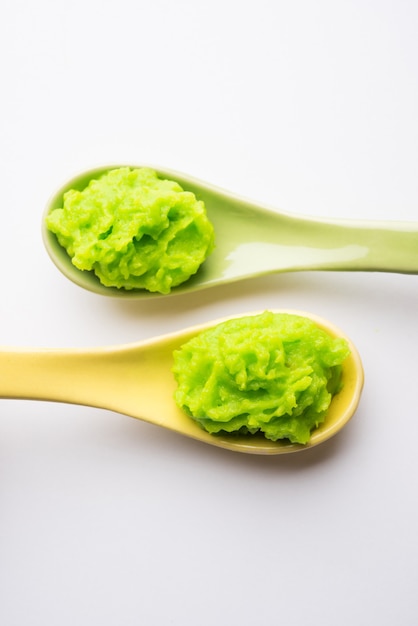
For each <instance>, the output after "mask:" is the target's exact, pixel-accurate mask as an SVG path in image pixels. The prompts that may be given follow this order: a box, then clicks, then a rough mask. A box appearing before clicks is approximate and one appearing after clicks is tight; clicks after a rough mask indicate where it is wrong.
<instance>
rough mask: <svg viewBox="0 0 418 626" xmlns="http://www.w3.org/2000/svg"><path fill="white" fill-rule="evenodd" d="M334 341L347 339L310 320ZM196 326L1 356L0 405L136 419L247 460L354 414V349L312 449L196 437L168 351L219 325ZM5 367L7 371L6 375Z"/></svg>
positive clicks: (357, 390) (324, 432)
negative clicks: (54, 405)
mask: <svg viewBox="0 0 418 626" xmlns="http://www.w3.org/2000/svg"><path fill="white" fill-rule="evenodd" d="M287 312H291V313H296V314H300V315H304V316H305V317H310V318H311V319H313V320H314V321H315V322H316V323H317V324H318V325H319V326H320V327H321V328H323V329H324V330H326V331H327V332H328V333H330V334H331V335H333V336H342V337H345V335H344V334H343V333H342V332H341V331H340V330H339V329H337V328H336V327H334V326H333V325H331V324H330V323H329V322H327V321H325V320H323V319H321V318H318V317H316V316H313V315H311V314H308V313H301V312H298V311H287ZM220 321H223V320H215V321H213V322H211V323H209V324H204V325H199V326H194V327H192V328H188V329H186V330H184V331H181V332H177V333H174V334H169V335H165V336H162V337H158V338H156V339H153V340H149V341H142V342H139V343H136V344H131V345H125V346H119V347H105V348H97V349H89V350H78V349H71V350H40V351H39V350H38V351H26V350H13V351H10V350H8V351H5V350H3V351H1V352H0V367H1V369H2V371H3V374H2V377H1V380H0V397H3V398H26V399H31V400H52V401H56V402H67V403H72V404H82V405H86V406H94V407H100V408H104V409H109V410H112V411H117V412H119V413H123V414H125V415H128V416H131V417H135V418H138V419H141V420H144V421H147V422H150V423H153V424H156V425H158V426H162V427H163V428H168V429H169V430H173V431H175V432H177V433H180V434H182V435H186V436H188V437H191V438H193V439H198V440H200V441H203V442H205V443H208V444H211V445H215V446H219V447H221V448H226V449H229V450H233V451H236V452H246V453H250V454H264V455H267V454H270V455H273V454H284V453H289V452H296V451H300V450H306V449H308V448H312V447H313V446H316V445H318V444H320V443H323V442H324V441H326V440H327V439H329V438H330V437H332V436H333V435H335V434H336V433H337V432H338V431H339V430H341V428H343V426H345V425H346V423H347V422H348V421H349V420H350V418H351V417H352V415H353V414H354V412H355V410H356V408H357V405H358V402H359V400H360V396H361V391H362V388H363V367H362V364H361V360H360V356H359V354H358V351H357V349H356V348H355V346H354V345H353V343H352V342H351V341H350V340H349V339H348V337H345V338H346V339H347V341H348V342H349V344H350V349H351V355H350V356H349V357H348V358H347V359H346V360H345V362H344V365H343V383H344V387H343V389H342V391H341V392H340V393H339V394H337V395H336V396H334V398H333V400H332V403H331V406H330V410H329V412H328V416H327V418H326V420H325V421H324V423H323V424H321V425H320V427H319V428H317V429H316V430H315V431H314V432H313V434H312V437H311V440H310V442H309V443H308V444H307V445H305V446H301V445H296V444H291V443H288V442H283V441H281V442H280V441H279V442H271V441H268V440H267V439H265V438H264V437H257V436H228V435H225V436H218V435H216V436H215V435H211V434H209V433H207V432H206V431H204V430H202V429H201V428H200V427H199V426H198V424H196V422H194V421H193V420H192V419H190V418H189V417H187V415H185V414H184V413H183V412H182V411H181V410H180V409H179V408H178V407H177V406H176V405H175V403H174V400H173V393H174V390H175V385H176V383H175V380H174V377H173V374H172V372H171V368H172V364H173V363H172V354H173V350H175V349H177V348H178V347H180V346H181V345H182V344H183V343H184V342H185V341H187V340H188V339H190V338H191V337H192V336H193V335H196V334H197V333H198V332H200V331H202V330H204V329H206V328H208V327H210V326H214V325H215V324H217V323H219V322H220ZM6 365H7V367H6Z"/></svg>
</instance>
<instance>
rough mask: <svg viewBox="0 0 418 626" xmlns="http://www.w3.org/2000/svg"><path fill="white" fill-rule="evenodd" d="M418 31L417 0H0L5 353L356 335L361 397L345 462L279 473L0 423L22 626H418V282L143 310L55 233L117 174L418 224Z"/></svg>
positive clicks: (228, 457)
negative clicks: (87, 195)
mask: <svg viewBox="0 0 418 626" xmlns="http://www.w3.org/2000/svg"><path fill="white" fill-rule="evenodd" d="M417 29H418V8H417V4H416V3H415V2H414V1H413V0H409V1H408V0H383V1H381V0H379V1H378V0H354V1H332V0H328V1H327V0H319V1H312V2H310V1H309V0H305V1H303V0H295V1H293V2H290V1H286V2H285V1H284V0H279V1H277V2H275V1H273V0H269V1H268V0H258V2H248V1H246V0H241V1H238V0H235V1H234V0H222V2H221V1H220V0H211V1H210V2H205V3H203V2H196V1H192V0H182V1H178V2H175V1H173V0H171V1H169V0H152V1H151V0H149V1H148V2H147V1H145V0H137V1H134V0H119V1H118V2H113V1H112V2H110V1H108V0H100V1H99V0H96V1H95V0H82V1H81V0H72V2H66V3H63V2H61V1H59V0H38V2H36V3H33V2H30V1H29V0H3V2H2V4H1V8H0V66H1V72H0V78H1V98H0V164H1V228H0V267H1V292H2V293H1V297H0V325H1V326H0V329H1V330H0V332H1V335H0V344H3V345H5V346H31V347H37V346H44V347H70V346H97V345H114V344H120V343H126V342H131V341H137V340H139V339H141V338H145V337H152V336H153V335H157V334H161V333H165V332H169V331H171V330H175V329H179V328H182V327H183V326H186V325H189V324H191V323H198V322H203V321H206V320H210V319H213V318H217V317H220V316H223V315H229V314H235V313H236V314H240V313H244V312H247V311H251V310H256V309H260V308H273V307H274V308H280V307H283V308H286V307H287V308H296V309H302V310H308V311H311V312H312V313H316V314H318V315H321V316H323V317H325V318H328V319H329V320H330V321H332V322H333V323H334V324H336V325H338V326H340V327H341V328H342V329H343V330H344V331H345V332H346V333H347V334H349V335H350V336H351V337H352V339H353V340H354V342H355V343H356V345H357V347H358V349H359V351H360V353H361V355H362V358H363V362H364V367H365V372H366V385H365V389H364V393H363V397H362V401H361V405H360V408H359V410H358V412H357V413H356V415H355V417H354V418H353V420H352V421H351V422H350V424H349V425H348V426H347V427H346V429H345V430H344V431H343V432H342V433H340V435H338V436H337V437H336V438H335V439H334V440H332V441H330V442H329V443H327V444H324V445H323V446H320V447H318V448H316V449H313V450H311V451H307V452H304V453H301V454H297V455H290V456H287V457H274V458H272V457H269V458H261V457H252V456H246V455H240V454H237V453H231V452H227V451H222V450H217V449H215V448H212V447H210V446H206V445H204V444H200V443H197V442H193V441H191V440H186V439H185V438H182V437H180V436H177V435H173V434H170V433H169V432H166V431H162V430H161V429H158V428H157V427H153V426H151V425H146V424H144V423H141V422H139V421H136V420H133V419H129V418H127V417H124V416H121V415H118V414H116V413H111V412H106V411H100V410H98V409H91V408H84V407H76V406H67V405H57V404H53V403H43V402H29V401H17V400H2V401H1V404H0V623H1V624H2V626H57V625H60V626H70V625H71V626H74V625H75V624H76V625H77V626H91V625H93V626H96V625H97V626H137V625H139V624H141V625H142V624H143V625H149V626H154V625H163V626H165V625H169V624H172V625H179V626H189V625H190V626H192V625H193V626H195V625H199V626H209V625H212V624H217V625H218V624H221V625H223V624H225V625H228V626H229V625H230V624H237V625H238V624H240V625H241V626H247V625H248V626H250V625H253V624H257V625H270V624H272V625H273V624H284V625H286V626H316V625H318V626H319V625H321V626H335V625H336V624H338V625H339V626H351V625H353V624H355V625H356V626H363V625H364V626H366V625H367V626H369V625H370V624H379V626H393V624H399V625H401V626H413V625H415V624H416V623H417V619H418V618H417V612H418V598H417V595H416V582H417V575H418V571H417V569H418V567H417V558H418V539H417V527H418V503H417V476H418V456H417V454H416V441H417V438H418V408H417V400H416V398H417V365H416V363H417V359H416V352H417V343H418V330H417V328H418V326H417V321H416V320H417V306H418V277H417V276H403V275H396V274H392V275H391V274H361V273H360V274H355V273H352V274H350V273H342V274H338V273H332V272H329V273H297V274H288V275H285V274H282V275H275V276H270V277H264V278H262V279H254V280H249V281H246V282H243V283H240V284H235V285H232V286H225V287H222V288H218V289H212V290H208V291H204V292H201V293H198V294H196V295H194V296H193V295H190V296H183V297H182V296H178V297H176V298H175V299H170V300H169V301H168V302H166V301H164V300H153V301H148V302H140V301H138V302H135V301H129V302H127V301H121V300H116V299H110V298H109V299H107V298H104V297H101V296H97V295H93V294H90V293H88V292H85V291H83V290H82V289H80V288H78V287H76V286H75V285H73V284H72V283H70V282H69V281H68V280H67V279H65V278H64V277H63V276H62V275H61V274H60V273H59V272H58V270H57V269H56V268H55V266H53V265H52V263H51V261H50V260H49V257H48V256H47V254H46V252H45V251H44V248H43V244H42V239H41V234H40V223H41V216H42V212H43V209H44V206H45V204H46V202H47V200H48V198H49V197H50V195H51V194H52V193H53V192H54V191H55V189H56V188H57V187H58V186H59V185H60V184H61V183H62V182H63V181H64V180H65V179H67V178H69V177H70V176H72V175H73V174H76V173H78V172H79V171H81V170H83V169H85V168H86V169H87V168H90V167H94V166H96V165H103V164H108V163H112V164H113V163H117V162H121V163H133V164H154V165H160V166H164V167H167V168H171V169H176V170H179V171H184V172H187V173H190V174H192V175H193V176H195V177H198V178H202V179H204V180H207V181H209V182H211V183H213V184H215V185H217V186H221V187H224V188H226V189H228V190H230V191H233V192H236V193H238V194H239V195H241V196H247V197H249V198H252V199H254V200H258V201H260V202H263V203H267V204H269V205H273V206H276V207H280V208H283V209H285V210H287V211H289V212H294V213H302V214H310V215H313V216H329V217H343V218H347V217H350V218H353V219H357V218H369V219H387V220H395V219H401V220H418V185H417V180H418V179H417V167H418V115H417V111H418V85H417V73H418V70H417V53H418V44H417V36H416V34H417ZM27 376H30V372H22V385H23V384H24V379H25V377H27ZM0 388H1V373H0Z"/></svg>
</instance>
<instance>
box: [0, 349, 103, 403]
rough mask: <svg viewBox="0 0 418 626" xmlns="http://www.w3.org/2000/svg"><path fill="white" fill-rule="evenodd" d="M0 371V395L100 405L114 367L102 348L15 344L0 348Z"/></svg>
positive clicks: (3, 396)
mask: <svg viewBox="0 0 418 626" xmlns="http://www.w3.org/2000/svg"><path fill="white" fill-rule="evenodd" d="M0 371H1V377H0V397H2V398H14V399H27V400H51V401H55V402H68V403H73V404H84V405H87V406H102V405H103V399H104V400H105V399H106V398H107V395H108V394H107V393H106V391H107V389H108V388H109V385H110V377H111V372H112V371H113V369H112V370H111V369H110V368H109V359H108V358H106V352H105V351H103V352H102V353H101V352H99V351H97V350H91V351H90V350H89V351H82V350H76V349H74V350H71V349H70V350H55V349H51V350H48V349H45V350H25V349H19V348H17V349H13V350H7V351H6V350H2V351H0ZM93 373H94V374H95V375H94V376H92V374H93ZM113 377H114V371H113ZM98 398H101V399H102V402H98Z"/></svg>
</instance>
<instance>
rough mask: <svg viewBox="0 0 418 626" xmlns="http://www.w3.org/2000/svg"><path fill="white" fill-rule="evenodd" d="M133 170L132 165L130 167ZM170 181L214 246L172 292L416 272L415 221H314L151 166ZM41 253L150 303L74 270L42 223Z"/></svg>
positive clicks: (55, 201) (78, 277) (57, 202)
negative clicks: (317, 273) (296, 275)
mask: <svg viewBox="0 0 418 626" xmlns="http://www.w3.org/2000/svg"><path fill="white" fill-rule="evenodd" d="M115 167H119V166H117V165H114V166H111V167H109V166H108V167H101V168H98V169H94V170H90V171H87V172H84V173H82V174H80V175H79V176H77V177H75V178H73V179H71V180H70V181H68V182H67V183H65V185H63V186H62V187H61V188H60V189H59V191H57V192H56V193H55V194H54V196H53V197H52V198H51V200H50V201H49V203H48V205H47V207H46V210H45V215H46V214H47V213H48V212H49V211H51V210H52V209H54V208H57V207H59V206H62V198H63V194H64V193H65V191H67V190H69V189H72V188H73V189H83V188H84V187H85V186H86V185H87V184H88V182H89V181H90V180H91V179H92V178H97V176H99V175H101V174H103V173H105V172H106V171H108V170H110V169H113V168H115ZM135 167H137V166H135ZM154 169H156V171H157V172H158V174H159V175H160V176H162V177H166V178H169V179H172V180H176V181H177V182H178V183H179V184H180V185H181V186H182V187H183V188H184V189H185V190H188V191H192V192H194V193H195V194H196V196H197V197H198V198H199V199H201V200H203V201H204V202H205V204H206V208H207V212H208V216H209V218H210V220H211V221H212V223H213V225H214V228H215V236H216V247H215V250H214V251H213V252H212V254H211V255H210V256H209V258H208V259H207V260H206V261H205V263H204V264H203V266H202V267H201V268H200V270H199V271H198V273H197V274H196V275H195V276H193V277H192V278H191V279H189V280H188V281H187V282H186V283H184V284H183V285H180V286H179V287H176V288H175V289H173V291H172V292H171V294H169V295H174V294H180V293H187V292H192V291H197V290H199V289H205V288H208V287H214V286H216V285H222V284H225V283H231V282H234V281H238V280H242V279H245V278H251V277H255V276H261V275H263V274H269V273H273V272H294V271H300V270H304V271H305V270H343V271H349V270H350V271H380V272H397V273H404V274H416V273H418V222H387V221H361V220H360V221H354V220H332V219H313V218H310V217H301V216H296V215H290V214H288V213H278V212H276V211H274V210H272V209H269V208H267V207H263V206H260V205H257V204H254V203H253V202H249V201H248V200H244V199H242V198H239V197H237V196H235V195H232V194H231V193H228V192H226V191H223V190H221V189H218V188H216V187H213V186H212V185H209V184H207V183H204V182H201V181H199V180H196V179H194V178H191V177H190V176H186V175H185V174H180V173H178V172H174V171H171V170H166V169H160V168H154ZM42 223H43V240H44V243H45V246H46V249H47V251H48V253H49V255H50V257H51V259H52V260H53V262H54V263H55V265H56V266H57V267H58V268H59V269H60V270H61V272H62V273H63V274H64V275H65V276H66V277H67V278H69V279H70V280H72V281H73V282H74V283H76V284H77V285H79V286H81V287H84V288H85V289H88V290H90V291H93V292H95V293H99V294H103V295H111V296H120V297H125V298H153V297H154V298H155V297H157V296H161V294H155V293H150V292H148V291H146V290H133V291H127V290H124V289H117V288H112V287H105V286H104V285H102V284H101V283H100V282H99V279H98V278H97V277H96V276H95V274H94V273H93V272H83V271H80V270H78V269H77V268H76V267H75V266H74V265H73V264H72V263H71V259H70V257H69V256H68V254H67V252H66V251H65V250H64V248H62V247H61V246H60V245H59V243H58V241H57V238H56V236H55V235H54V234H53V233H51V232H50V231H48V230H47V228H46V226H45V219H43V222H42Z"/></svg>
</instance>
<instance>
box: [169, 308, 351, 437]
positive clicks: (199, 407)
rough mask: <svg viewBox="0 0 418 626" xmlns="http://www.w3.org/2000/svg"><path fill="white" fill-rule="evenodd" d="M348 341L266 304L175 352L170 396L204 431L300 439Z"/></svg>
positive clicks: (324, 406) (315, 419) (317, 413)
mask: <svg viewBox="0 0 418 626" xmlns="http://www.w3.org/2000/svg"><path fill="white" fill-rule="evenodd" d="M348 355H349V348H348V344H347V342H346V341H345V340H344V339H342V338H333V337H331V336H330V335H329V334H328V333H326V332H325V331H324V330H322V329H320V328H319V327H318V326H317V325H316V324H315V323H314V322H313V321H311V320H309V319H307V318H305V317H302V316H298V315H293V314H283V313H280V314H277V313H271V312H268V311H266V312H265V313H262V314H260V315H256V316H247V317H242V318H238V319H234V320H229V321H226V322H223V323H221V324H219V325H218V326H216V327H214V328H212V329H210V330H207V331H204V332H202V333H200V334H199V335H197V336H196V337H194V338H193V339H191V340H190V341H188V342H187V343H185V344H184V345H183V346H182V347H181V348H180V349H179V350H176V351H175V352H174V367H173V372H174V375H175V378H176V381H177V383H178V387H177V389H176V392H175V401H176V403H177V404H178V406H179V407H181V408H182V409H183V410H184V411H185V412H186V413H187V414H188V415H190V416H191V417H193V418H194V419H195V420H197V422H199V424H200V425H201V426H202V427H203V428H204V429H205V430H207V431H209V432H210V433H218V432H222V431H226V432H238V431H239V432H241V433H251V434H253V433H256V432H259V431H260V432H262V433H264V435H265V437H266V438H268V439H271V440H273V441H276V440H278V439H289V440H290V441H291V442H294V443H301V444H305V443H307V442H308V441H309V438H310V435H311V431H312V429H314V428H315V427H317V426H318V425H319V424H320V423H321V422H323V421H324V419H325V416H326V414H327V411H328V408H329V405H330V402H331V399H332V396H333V395H334V394H335V393H337V392H338V391H339V390H340V388H341V386H342V382H341V372H342V367H341V364H342V362H343V361H344V359H345V358H346V357H347V356H348Z"/></svg>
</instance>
